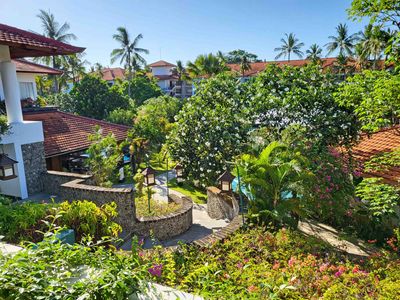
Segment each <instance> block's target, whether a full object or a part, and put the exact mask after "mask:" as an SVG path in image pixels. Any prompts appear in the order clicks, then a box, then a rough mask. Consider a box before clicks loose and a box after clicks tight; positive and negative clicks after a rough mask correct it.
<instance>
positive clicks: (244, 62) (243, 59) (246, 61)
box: [240, 54, 251, 78]
mask: <svg viewBox="0 0 400 300" xmlns="http://www.w3.org/2000/svg"><path fill="white" fill-rule="evenodd" d="M249 70H251V63H250V58H249V56H248V55H246V54H243V55H241V56H240V72H241V73H242V78H244V74H245V72H246V71H249Z"/></svg>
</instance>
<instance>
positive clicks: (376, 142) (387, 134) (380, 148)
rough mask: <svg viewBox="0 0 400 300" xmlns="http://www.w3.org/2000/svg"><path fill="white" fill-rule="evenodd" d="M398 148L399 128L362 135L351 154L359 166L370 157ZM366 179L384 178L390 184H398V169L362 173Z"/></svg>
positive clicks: (399, 176) (399, 175)
mask: <svg viewBox="0 0 400 300" xmlns="http://www.w3.org/2000/svg"><path fill="white" fill-rule="evenodd" d="M399 147H400V126H394V127H391V128H385V129H382V130H381V131H379V132H376V133H373V134H371V135H367V134H363V135H362V136H361V140H360V142H359V143H358V144H357V145H356V146H355V147H353V148H352V154H353V157H354V159H355V161H356V162H357V163H358V164H360V165H361V166H362V165H363V164H364V162H366V161H367V160H369V159H370V158H371V157H372V156H374V155H377V154H380V153H384V152H389V151H392V150H394V149H396V148H399ZM361 171H362V172H363V175H364V176H366V177H371V176H378V177H382V178H384V179H385V180H386V181H387V182H389V183H391V184H399V180H400V168H399V167H391V168H389V169H388V170H387V171H381V172H364V170H363V169H362V168H361Z"/></svg>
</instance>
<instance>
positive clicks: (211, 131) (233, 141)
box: [168, 74, 251, 186]
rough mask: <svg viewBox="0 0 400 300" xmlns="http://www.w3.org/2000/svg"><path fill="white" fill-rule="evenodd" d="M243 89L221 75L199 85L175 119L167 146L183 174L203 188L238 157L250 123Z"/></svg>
mask: <svg viewBox="0 0 400 300" xmlns="http://www.w3.org/2000/svg"><path fill="white" fill-rule="evenodd" d="M245 92H246V85H245V84H238V81H237V79H236V78H234V77H233V76H229V75H226V74H221V75H218V76H215V77H212V78H210V79H208V80H206V81H204V82H201V83H200V88H199V90H198V91H197V92H196V95H195V96H193V97H191V98H190V101H188V102H186V103H185V104H184V106H183V108H182V110H181V111H180V112H179V113H178V115H177V117H176V120H177V121H176V126H175V127H174V129H173V131H172V132H171V135H170V137H169V140H168V143H169V145H170V148H171V152H172V153H173V155H174V158H175V160H176V161H180V162H181V163H182V164H183V165H184V168H185V174H186V176H188V177H189V178H191V179H196V180H199V181H200V182H201V184H202V185H203V186H205V185H206V184H213V183H214V181H215V180H216V178H217V177H218V176H219V175H220V174H221V173H222V170H223V169H224V168H225V167H226V161H227V160H231V159H232V157H233V156H235V155H238V154H240V152H241V149H243V147H244V143H245V142H246V136H247V135H246V133H247V132H248V131H249V127H250V125H251V124H250V122H249V121H248V118H247V117H246V114H247V107H248V101H247V97H245Z"/></svg>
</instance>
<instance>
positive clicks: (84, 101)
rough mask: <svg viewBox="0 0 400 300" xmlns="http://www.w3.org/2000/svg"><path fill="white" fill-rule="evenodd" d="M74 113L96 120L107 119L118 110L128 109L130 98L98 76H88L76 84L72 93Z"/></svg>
mask: <svg viewBox="0 0 400 300" xmlns="http://www.w3.org/2000/svg"><path fill="white" fill-rule="evenodd" d="M71 100H72V104H71V107H72V111H73V112H75V113H77V114H78V115H82V116H87V117H91V118H95V119H100V120H102V119H105V118H106V117H107V116H108V115H109V113H110V112H111V111H113V110H114V109H116V108H126V107H128V105H129V101H128V98H127V97H126V96H124V95H123V94H121V92H120V91H119V90H118V88H117V87H116V86H113V87H111V88H110V87H109V86H108V84H107V82H105V81H104V80H101V79H100V78H98V77H97V76H91V75H87V76H85V77H83V78H82V80H81V81H79V82H78V83H76V84H75V85H74V87H73V88H72V91H71Z"/></svg>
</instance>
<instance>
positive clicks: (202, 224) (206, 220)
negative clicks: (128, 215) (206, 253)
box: [121, 171, 229, 250]
mask: <svg viewBox="0 0 400 300" xmlns="http://www.w3.org/2000/svg"><path fill="white" fill-rule="evenodd" d="M168 178H169V180H171V179H172V178H175V171H169V172H168ZM166 182H167V173H166V172H165V173H162V174H159V175H157V176H156V185H155V186H154V187H153V190H154V191H155V192H156V193H155V194H154V195H153V197H154V199H156V200H159V201H168V198H167V187H166ZM169 193H170V194H175V195H177V196H184V195H183V194H182V193H179V192H177V191H174V190H171V189H170V190H169ZM228 224H229V220H214V219H211V218H210V217H209V216H208V214H207V205H206V204H196V203H193V225H192V226H191V227H190V228H189V230H188V231H186V232H184V233H183V234H180V235H178V236H175V237H173V238H171V239H168V240H164V241H158V240H156V241H152V240H151V239H150V238H147V239H145V241H144V245H143V247H144V248H151V247H153V246H154V245H162V246H164V247H170V246H176V245H178V243H179V242H183V243H190V242H192V241H194V240H198V239H201V238H203V237H205V236H207V235H209V234H211V233H214V232H215V231H217V230H219V229H221V228H223V227H225V226H227V225H228ZM131 245H132V244H131V241H127V242H126V243H124V244H123V245H122V246H121V248H122V249H123V250H130V249H131Z"/></svg>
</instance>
